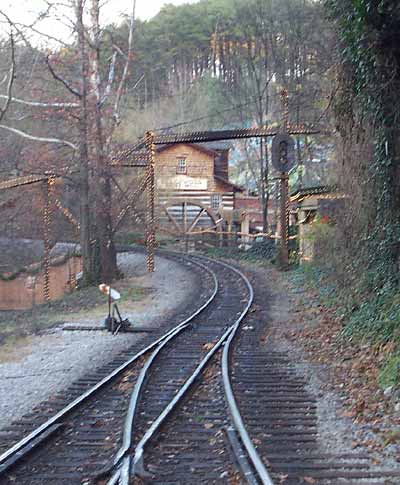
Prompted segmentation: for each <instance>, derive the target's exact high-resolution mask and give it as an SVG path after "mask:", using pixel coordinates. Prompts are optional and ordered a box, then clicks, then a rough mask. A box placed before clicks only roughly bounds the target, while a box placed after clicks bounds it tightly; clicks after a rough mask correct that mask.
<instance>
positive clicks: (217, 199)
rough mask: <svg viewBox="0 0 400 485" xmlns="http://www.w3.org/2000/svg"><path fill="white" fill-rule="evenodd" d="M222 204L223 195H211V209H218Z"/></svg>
mask: <svg viewBox="0 0 400 485" xmlns="http://www.w3.org/2000/svg"><path fill="white" fill-rule="evenodd" d="M220 205H221V196H220V195H219V194H213V195H212V196H211V209H213V210H215V211H217V210H218V209H219V207H220Z"/></svg>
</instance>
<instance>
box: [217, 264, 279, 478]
mask: <svg viewBox="0 0 400 485" xmlns="http://www.w3.org/2000/svg"><path fill="white" fill-rule="evenodd" d="M218 262H219V263H220V264H222V265H223V266H226V267H228V268H230V269H231V270H233V271H235V272H236V273H237V274H238V275H240V276H241V277H242V278H243V279H244V281H245V283H246V285H247V288H248V290H249V292H250V295H251V298H250V300H249V304H248V307H247V310H246V313H247V312H248V310H249V308H250V306H251V304H252V303H253V300H254V290H253V287H252V285H251V283H250V281H249V279H248V278H247V277H246V276H245V275H244V274H243V273H242V272H241V271H239V270H238V269H236V268H234V267H233V266H231V265H227V264H226V263H223V262H222V261H218ZM246 313H244V314H242V316H241V317H239V319H238V321H237V322H236V324H235V326H234V327H235V328H234V329H233V330H232V332H231V333H230V335H229V336H228V339H227V341H226V344H225V347H224V350H223V353H222V380H223V383H224V389H225V395H226V400H227V404H228V407H229V411H230V415H231V418H232V421H233V424H234V426H235V429H236V430H237V432H238V434H239V436H240V439H241V441H242V443H243V445H244V447H245V449H246V452H247V454H248V456H249V458H250V460H251V463H252V465H253V467H254V468H255V470H256V472H257V474H258V477H259V479H260V481H261V483H262V484H263V485H274V482H273V481H272V478H271V476H270V474H269V472H268V470H267V468H266V467H265V465H264V463H263V462H262V460H261V458H260V455H259V454H258V452H257V449H256V447H255V446H254V443H253V442H252V440H251V438H250V436H249V433H248V432H247V429H246V426H245V424H244V422H243V418H242V416H241V414H240V411H239V407H238V405H237V402H236V398H235V395H234V393H233V389H232V384H231V380H230V375H229V356H230V351H231V343H232V341H233V340H234V338H235V337H236V334H237V331H238V329H239V326H240V323H241V321H242V320H243V318H244V316H245V314H246Z"/></svg>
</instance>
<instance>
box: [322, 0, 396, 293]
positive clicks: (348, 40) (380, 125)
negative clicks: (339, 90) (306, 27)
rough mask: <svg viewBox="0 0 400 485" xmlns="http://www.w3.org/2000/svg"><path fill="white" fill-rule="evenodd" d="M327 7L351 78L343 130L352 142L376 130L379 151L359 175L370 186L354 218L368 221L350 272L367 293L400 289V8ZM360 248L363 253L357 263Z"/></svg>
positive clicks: (341, 104) (361, 2)
mask: <svg viewBox="0 0 400 485" xmlns="http://www.w3.org/2000/svg"><path fill="white" fill-rule="evenodd" d="M326 4H327V6H328V9H329V11H330V12H331V15H332V18H333V19H334V20H335V22H336V26H337V30H338V33H339V36H340V40H341V45H342V51H341V61H342V62H343V64H344V65H345V69H346V70H347V72H348V73H350V74H349V75H348V78H349V81H348V83H347V85H346V86H344V89H343V91H344V93H343V95H342V97H341V99H340V98H339V100H338V102H337V106H336V108H337V110H336V111H337V113H336V114H337V118H338V119H337V121H338V125H339V130H340V131H341V134H342V137H343V138H344V139H346V138H348V137H351V136H354V134H355V132H356V130H358V132H361V131H362V130H363V129H364V130H365V127H366V126H369V127H370V129H371V134H372V140H370V142H371V143H372V144H373V155H372V160H371V163H366V164H365V163H364V165H363V161H362V160H359V161H356V163H357V164H358V166H356V167H355V169H354V176H357V177H358V182H359V184H361V186H362V187H363V201H362V205H361V206H362V208H363V210H362V212H363V214H355V219H359V220H360V221H361V217H365V220H364V221H362V223H363V228H362V230H361V233H359V234H355V235H354V238H353V241H351V244H350V245H348V246H351V249H352V252H351V258H353V261H351V262H349V268H348V269H349V271H356V272H357V274H358V277H359V281H360V285H361V286H363V287H364V288H369V289H370V290H378V289H379V288H381V287H383V286H388V285H389V286H394V287H395V286H397V285H398V283H399V275H398V273H399V271H398V263H399V251H398V247H399V241H400V210H399V209H400V205H399V200H400V199H399V195H400V183H399V178H398V171H397V168H396V167H397V165H398V154H399V150H400V146H399V143H398V133H399V113H400V98H399V96H398V93H399V87H400V69H399V68H400V53H399V49H398V42H399V34H398V33H399V31H400V5H399V4H398V2H393V1H389V0H381V1H374V0H343V1H341V2H337V1H334V0H327V1H326ZM342 87H343V86H342ZM346 131H347V133H346ZM354 138H356V137H355V136H354ZM353 143H354V142H353ZM349 148H351V147H349ZM354 248H357V249H358V251H357V252H358V254H357V255H356V257H354V254H355V251H354ZM344 249H345V252H346V248H344ZM348 249H349V247H348V248H347V252H348ZM366 269H367V271H365V270H366Z"/></svg>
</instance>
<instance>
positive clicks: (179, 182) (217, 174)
mask: <svg viewBox="0 0 400 485" xmlns="http://www.w3.org/2000/svg"><path fill="white" fill-rule="evenodd" d="M228 157H229V149H224V150H214V149H209V148H207V147H204V146H201V145H191V144H178V145H171V146H166V147H161V148H159V149H158V151H157V154H156V160H155V179H156V198H157V203H158V204H168V202H169V201H173V200H174V201H176V200H179V201H180V200H182V202H184V201H189V200H190V201H192V202H197V203H199V204H200V205H202V206H204V207H207V208H210V209H212V210H213V211H214V212H221V211H224V212H226V211H232V210H233V207H234V195H235V190H238V188H237V187H236V186H235V185H234V184H231V183H230V182H229V181H228V175H229V174H228ZM193 210H194V209H193ZM164 219H165V218H164V217H162V216H161V217H160V222H165V220H164Z"/></svg>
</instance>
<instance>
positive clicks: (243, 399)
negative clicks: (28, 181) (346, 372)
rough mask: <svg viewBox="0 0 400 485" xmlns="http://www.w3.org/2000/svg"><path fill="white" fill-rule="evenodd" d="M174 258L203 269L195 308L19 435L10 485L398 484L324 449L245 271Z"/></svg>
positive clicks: (312, 411) (3, 474) (4, 474)
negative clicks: (272, 344) (267, 336)
mask: <svg viewBox="0 0 400 485" xmlns="http://www.w3.org/2000/svg"><path fill="white" fill-rule="evenodd" d="M166 256H167V257H172V258H175V259H178V260H180V261H182V262H183V263H184V264H187V265H189V266H190V267H191V268H196V271H198V272H200V274H201V281H202V285H201V288H200V289H199V296H198V298H197V301H196V302H191V303H190V304H189V305H188V307H187V308H185V309H184V311H183V312H182V313H181V315H180V316H179V319H178V320H179V323H176V322H175V325H173V326H172V325H171V322H170V326H171V328H169V329H168V331H166V329H165V328H164V335H159V336H158V337H157V338H155V337H154V336H152V337H151V336H147V337H145V339H144V340H142V343H141V345H142V347H143V350H141V351H138V349H137V348H135V349H132V350H131V351H129V352H124V353H123V354H122V355H121V356H120V358H118V359H116V360H115V361H114V362H112V363H111V364H108V365H106V366H105V367H104V368H103V369H101V370H100V371H99V372H96V373H94V374H93V375H92V376H88V377H87V378H86V379H83V380H81V381H80V382H78V383H77V385H76V386H74V387H73V388H72V389H70V390H69V391H68V392H67V393H64V394H63V395H60V396H58V397H57V399H56V400H55V401H54V402H52V403H47V404H46V405H45V406H44V407H41V408H40V409H39V410H37V411H36V412H35V413H33V414H32V415H31V416H28V417H26V419H23V420H20V421H19V422H18V423H15V426H14V427H13V426H11V427H10V429H9V430H8V433H14V435H12V436H17V435H18V433H19V434H20V433H21V432H22V431H23V432H25V433H27V434H28V436H27V437H25V438H24V439H23V440H22V441H21V440H20V441H19V442H18V443H17V444H16V445H14V446H12V447H9V446H5V449H3V453H2V455H1V456H0V483H5V484H8V483H10V484H11V483H13V484H15V483H17V484H39V483H46V484H64V483H66V484H95V483H98V484H105V483H108V484H110V485H112V484H121V485H122V484H129V483H143V482H150V483H162V484H163V485H172V484H187V483H194V484H202V483H207V484H212V483H218V484H219V483H227V484H228V483H229V484H237V483H246V482H247V483H251V484H253V485H255V484H260V483H262V484H273V483H275V484H280V483H284V484H301V483H316V484H321V485H322V484H323V485H325V484H339V483H340V484H346V485H350V484H351V485H355V484H363V485H369V484H372V483H374V484H395V483H399V480H400V471H396V470H382V469H377V468H376V467H373V466H372V464H371V462H370V459H369V456H367V455H365V454H356V453H351V454H327V453H326V452H324V450H323V448H324V447H323V444H321V443H320V442H319V441H318V422H317V415H316V401H315V399H314V397H313V396H312V395H310V394H309V392H308V391H307V388H306V384H307V383H306V381H305V380H304V379H303V378H301V377H299V375H298V374H297V373H296V370H295V368H294V367H293V365H292V364H291V363H290V358H289V356H288V355H287V354H285V353H282V352H277V351H276V349H273V348H269V347H268V345H264V344H263V345H261V340H262V336H263V335H264V333H265V324H266V321H267V316H266V315H265V314H264V313H263V312H262V311H261V312H260V311H259V309H260V308H262V307H263V306H264V307H265V305H263V304H264V303H265V301H264V300H265V293H264V291H262V290H263V289H262V288H261V291H259V288H257V291H256V295H255V301H256V305H255V308H254V309H253V311H252V312H250V313H249V309H250V307H251V305H252V302H253V296H254V295H253V288H252V286H251V284H250V282H249V280H248V279H247V278H246V276H245V275H244V274H243V273H241V272H240V271H238V270H237V269H236V268H233V267H232V266H229V265H226V264H224V263H222V262H218V261H213V260H209V259H207V258H203V257H199V256H191V257H190V258H183V259H182V258H181V257H180V256H177V255H174V254H166ZM193 306H195V307H196V310H194V309H193ZM244 318H246V321H245V323H244V322H243V319H244ZM146 339H147V340H146ZM151 339H153V340H154V341H151ZM99 377H101V382H98V381H99ZM82 390H84V391H85V393H84V396H83V397H82V396H80V397H75V399H74V403H73V404H71V403H69V404H68V406H67V407H66V408H65V403H66V400H68V399H71V396H72V397H73V396H74V393H75V394H76V393H79V394H81V393H82ZM62 403H64V406H61V404H62ZM57 406H58V407H59V408H60V407H62V408H63V409H58V412H56V413H55V410H57ZM50 415H51V418H50V419H48V420H47V421H46V419H45V418H46V417H49V416H50ZM37 425H39V426H37ZM19 428H21V430H20V431H18V429H19ZM30 428H31V429H30ZM6 433H7V432H6ZM266 465H267V468H266ZM239 470H240V471H239Z"/></svg>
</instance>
